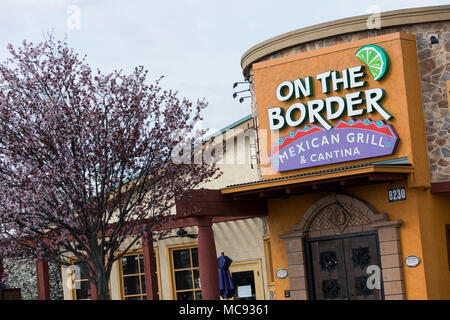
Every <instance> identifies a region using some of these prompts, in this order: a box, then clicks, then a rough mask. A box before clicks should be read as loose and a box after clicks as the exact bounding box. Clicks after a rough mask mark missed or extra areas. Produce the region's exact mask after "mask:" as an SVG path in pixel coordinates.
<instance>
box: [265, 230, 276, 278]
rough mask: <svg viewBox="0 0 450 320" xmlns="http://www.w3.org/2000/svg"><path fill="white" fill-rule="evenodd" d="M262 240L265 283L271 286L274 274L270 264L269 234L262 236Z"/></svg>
mask: <svg viewBox="0 0 450 320" xmlns="http://www.w3.org/2000/svg"><path fill="white" fill-rule="evenodd" d="M263 241H264V256H265V258H266V259H265V260H266V272H267V284H268V286H271V285H273V284H274V280H275V279H274V274H273V265H272V249H271V248H270V235H266V236H264V238H263Z"/></svg>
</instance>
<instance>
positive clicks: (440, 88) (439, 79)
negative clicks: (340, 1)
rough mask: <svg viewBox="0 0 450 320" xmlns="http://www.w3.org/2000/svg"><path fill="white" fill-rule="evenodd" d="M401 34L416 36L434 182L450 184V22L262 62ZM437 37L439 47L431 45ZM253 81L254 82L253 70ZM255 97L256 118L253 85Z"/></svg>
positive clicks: (314, 44)
mask: <svg viewBox="0 0 450 320" xmlns="http://www.w3.org/2000/svg"><path fill="white" fill-rule="evenodd" d="M400 31H401V32H405V33H410V34H414V35H415V36H416V41H417V56H418V62H419V72H420V78H421V91H422V101H423V110H424V119H425V129H426V135H427V148H428V159H429V164H430V170H431V182H440V181H450V111H449V105H448V96H447V94H448V93H447V91H448V89H447V81H449V80H450V22H449V21H442V22H432V23H420V24H413V25H400V26H394V27H388V28H381V29H372V30H364V31H359V32H353V33H348V34H344V35H340V36H333V37H329V38H325V39H318V40H314V41H310V42H307V43H302V44H299V45H296V46H293V47H290V48H288V49H284V50H280V51H278V52H275V53H273V54H271V55H268V56H265V57H264V58H263V59H261V60H259V61H258V62H260V61H264V60H270V59H276V58H281V57H285V56H290V55H293V54H296V53H300V52H306V51H311V50H316V49H320V48H323V47H329V46H333V45H337V44H340V43H345V42H351V41H356V40H361V39H366V38H369V37H376V36H379V35H384V34H389V33H394V32H400ZM433 36H434V37H435V38H436V39H437V40H438V43H434V44H431V37H433ZM249 80H250V82H252V80H253V76H252V70H250V72H249ZM251 94H252V112H253V115H254V117H256V99H255V90H254V86H253V85H252V86H251Z"/></svg>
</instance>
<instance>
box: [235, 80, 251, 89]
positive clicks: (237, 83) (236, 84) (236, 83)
mask: <svg viewBox="0 0 450 320" xmlns="http://www.w3.org/2000/svg"><path fill="white" fill-rule="evenodd" d="M244 83H250V82H248V81H244V82H242V81H241V82H235V83H233V89H234V88H236V87H237V86H238V85H239V84H244Z"/></svg>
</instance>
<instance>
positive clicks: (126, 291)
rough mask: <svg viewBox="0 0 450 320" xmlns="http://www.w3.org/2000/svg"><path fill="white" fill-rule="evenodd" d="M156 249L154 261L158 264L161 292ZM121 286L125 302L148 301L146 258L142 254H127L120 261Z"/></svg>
mask: <svg viewBox="0 0 450 320" xmlns="http://www.w3.org/2000/svg"><path fill="white" fill-rule="evenodd" d="M157 252H158V251H157V250H156V248H154V250H153V259H155V264H156V276H157V279H158V281H157V285H158V295H160V292H159V268H158V254H157ZM119 268H120V278H121V279H120V284H121V291H122V292H121V293H122V299H124V300H146V299H147V292H146V288H145V271H144V256H143V254H142V251H141V252H137V253H136V252H132V253H129V254H126V255H125V256H123V257H122V259H121V260H120V265H119Z"/></svg>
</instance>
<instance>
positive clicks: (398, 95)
mask: <svg viewBox="0 0 450 320" xmlns="http://www.w3.org/2000/svg"><path fill="white" fill-rule="evenodd" d="M366 44H377V45H379V46H381V47H382V48H384V49H385V50H386V52H387V53H388V55H389V58H390V60H391V66H390V70H389V73H388V74H387V75H386V76H385V78H384V79H383V80H382V81H381V82H379V83H375V82H374V81H373V80H372V79H371V78H370V76H367V77H366V78H365V79H364V80H366V81H368V83H369V85H368V86H367V87H365V88H359V89H362V90H364V89H366V88H375V87H381V88H383V89H385V90H386V97H385V98H384V100H383V103H382V105H383V107H384V108H385V109H386V110H387V111H389V112H390V113H391V114H392V115H393V116H394V118H393V119H392V121H387V123H390V124H392V125H393V126H394V128H395V130H396V131H397V133H398V135H399V136H400V143H399V145H398V146H397V150H396V152H395V153H394V154H393V155H391V156H385V157H380V158H376V160H384V159H392V158H400V157H408V160H409V162H410V163H411V164H413V167H414V173H413V174H410V175H409V177H408V180H407V181H403V182H397V183H395V184H393V185H391V184H374V185H367V186H364V187H358V188H348V189H346V190H345V193H347V194H350V195H353V196H355V197H358V198H360V199H363V200H365V201H367V202H368V203H369V204H370V205H372V206H373V207H374V208H375V209H376V210H377V212H379V213H387V214H388V216H389V219H391V220H397V219H401V220H403V224H402V226H401V227H400V241H401V248H402V257H403V259H404V258H405V257H406V256H408V255H410V254H415V255H417V256H419V257H420V258H421V259H422V263H421V264H420V265H419V266H418V267H416V268H409V267H406V266H404V280H405V290H406V297H407V299H450V272H449V268H448V261H447V251H446V242H445V224H449V223H450V209H449V208H450V197H449V196H448V195H432V194H431V193H430V191H429V186H430V173H429V167H428V158H427V151H426V141H425V129H424V119H423V111H422V99H421V95H420V81H419V73H418V66H417V49H416V43H415V39H414V36H411V35H406V34H403V33H394V34H388V35H385V36H380V37H376V38H369V39H364V40H360V41H355V42H352V43H346V44H341V45H338V46H334V47H328V48H324V49H319V50H314V51H310V52H306V53H300V54H296V55H292V56H287V57H284V58H280V59H275V60H268V61H265V62H261V63H257V64H254V65H253V69H254V73H255V89H256V101H257V108H258V120H259V124H260V130H266V132H269V136H268V139H269V141H270V142H271V141H275V139H277V138H278V136H277V135H276V133H274V134H270V131H269V130H268V117H267V108H271V107H275V106H280V107H283V108H284V109H287V108H288V107H289V106H290V105H291V104H292V103H294V102H298V101H295V99H294V100H291V101H290V102H280V101H278V100H277V99H276V96H275V91H276V87H277V86H278V84H279V83H281V82H283V81H285V80H291V81H293V80H295V79H297V78H298V77H306V76H313V77H315V75H316V74H318V73H321V72H325V71H327V70H342V69H344V68H348V67H352V66H356V65H361V63H360V62H359V60H357V59H356V58H355V57H354V53H355V52H356V50H357V49H358V48H360V47H361V46H363V45H366ZM357 90H358V89H350V90H342V91H341V92H338V93H335V92H333V91H332V92H331V93H330V94H329V95H339V96H343V95H344V94H345V93H347V91H348V92H352V91H357ZM324 97H325V95H322V94H321V92H320V90H318V88H315V94H314V97H312V98H311V99H323V98H324ZM305 101H307V100H306V99H302V100H300V101H299V102H305ZM365 117H367V115H364V116H362V117H361V118H365ZM368 117H369V118H371V119H372V120H379V119H382V118H381V116H380V115H378V114H376V113H373V114H370V115H369V116H368ZM341 119H344V120H348V119H346V118H345V117H344V118H341ZM332 124H334V123H332ZM294 129H296V128H289V127H286V128H284V129H282V130H280V136H284V135H287V134H288V133H289V131H290V130H294ZM260 133H261V134H260V138H261V140H262V141H260V143H261V146H264V148H265V149H264V150H262V151H263V152H262V157H263V158H262V160H263V161H264V162H266V163H267V155H268V154H269V152H270V146H271V143H268V144H267V145H264V135H265V134H264V133H262V132H260ZM264 151H265V152H266V153H265V155H264ZM264 157H265V158H264ZM371 161H375V160H374V159H373V158H372V159H366V160H358V161H353V162H346V163H338V164H334V165H330V166H324V167H314V168H309V169H304V170H294V171H289V172H284V173H276V172H274V171H273V170H272V169H271V168H270V165H267V166H265V167H264V168H263V169H264V170H263V176H264V177H265V178H274V177H281V176H289V175H294V174H298V173H305V172H313V171H316V170H318V169H330V168H336V167H342V166H347V165H354V164H358V163H365V162H371ZM392 186H398V187H400V186H404V187H406V190H407V200H406V201H400V202H394V203H390V202H389V201H388V197H387V189H388V188H390V187H392ZM322 196H325V194H323V193H315V194H308V195H301V196H293V197H290V198H289V199H287V200H286V199H271V200H268V206H269V226H270V233H271V246H272V255H273V264H274V266H273V267H274V270H277V269H279V268H285V269H286V268H287V262H286V248H285V244H284V241H283V240H281V239H280V238H279V235H281V234H285V233H289V232H291V231H292V226H293V225H294V224H296V223H298V222H299V221H300V219H301V218H302V216H303V214H304V213H305V212H306V211H307V209H308V208H309V206H311V205H312V204H313V203H314V202H315V201H317V200H318V199H320V198H321V197H322ZM275 288H276V297H277V299H285V298H284V290H289V280H288V279H287V278H286V279H277V278H276V279H275Z"/></svg>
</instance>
